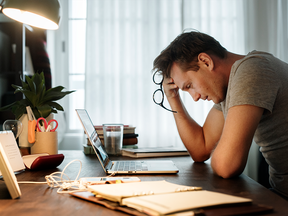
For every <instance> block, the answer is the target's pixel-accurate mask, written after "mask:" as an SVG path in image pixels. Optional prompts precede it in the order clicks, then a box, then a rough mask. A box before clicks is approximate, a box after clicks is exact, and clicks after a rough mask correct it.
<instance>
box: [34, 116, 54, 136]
mask: <svg viewBox="0 0 288 216" xmlns="http://www.w3.org/2000/svg"><path fill="white" fill-rule="evenodd" d="M41 120H42V121H43V122H44V128H43V127H41V126H40V127H39V124H38V123H39V122H40V121H41ZM52 122H55V123H56V126H55V127H54V128H53V129H51V125H50V124H51V123H52ZM36 125H37V128H38V130H39V131H40V132H50V131H51V132H54V131H55V130H56V129H57V127H58V122H57V120H55V119H51V120H50V121H49V122H48V123H47V121H46V119H45V118H43V117H40V118H38V119H37V123H36Z"/></svg>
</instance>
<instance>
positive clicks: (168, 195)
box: [88, 181, 252, 215]
mask: <svg viewBox="0 0 288 216" xmlns="http://www.w3.org/2000/svg"><path fill="white" fill-rule="evenodd" d="M88 190H89V191H90V192H92V193H93V194H95V197H97V198H103V199H106V200H109V201H113V202H117V203H119V204H120V206H127V207H130V208H133V209H136V210H138V211H139V212H144V213H146V214H148V215H167V214H172V213H178V212H185V211H193V210H195V209H198V208H203V207H210V206H218V205H225V204H240V203H252V200H251V199H248V198H243V197H238V196H233V195H228V194H223V193H219V192H212V191H207V190H202V188H200V187H190V186H184V185H178V184H174V183H170V182H167V181H146V182H145V181H144V182H143V181H142V182H134V183H128V184H106V185H94V186H93V185H92V186H88Z"/></svg>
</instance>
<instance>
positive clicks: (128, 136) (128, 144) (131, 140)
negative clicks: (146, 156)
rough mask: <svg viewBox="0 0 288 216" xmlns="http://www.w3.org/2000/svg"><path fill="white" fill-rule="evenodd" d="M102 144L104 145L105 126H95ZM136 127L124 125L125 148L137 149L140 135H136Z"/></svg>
mask: <svg viewBox="0 0 288 216" xmlns="http://www.w3.org/2000/svg"><path fill="white" fill-rule="evenodd" d="M94 127H95V130H96V131H97V133H98V136H99V138H100V140H101V142H102V143H104V134H103V126H102V125H96V126H94ZM135 129H136V127H133V126H132V125H124V128H123V148H137V147H138V146H137V144H138V134H136V133H135Z"/></svg>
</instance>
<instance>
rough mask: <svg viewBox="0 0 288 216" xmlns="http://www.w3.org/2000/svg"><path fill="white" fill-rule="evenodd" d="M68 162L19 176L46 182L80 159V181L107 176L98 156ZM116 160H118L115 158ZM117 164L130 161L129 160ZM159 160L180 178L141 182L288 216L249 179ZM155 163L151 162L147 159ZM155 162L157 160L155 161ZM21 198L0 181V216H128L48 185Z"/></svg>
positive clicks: (73, 169) (28, 189)
mask: <svg viewBox="0 0 288 216" xmlns="http://www.w3.org/2000/svg"><path fill="white" fill-rule="evenodd" d="M60 153H63V154H64V155H65V160H64V161H63V163H62V164H61V165H60V166H59V167H58V169H53V170H44V171H25V172H23V173H20V174H17V179H18V181H36V182H42V181H45V178H44V177H45V175H48V174H51V173H52V172H55V171H57V170H59V171H61V170H63V168H64V167H65V165H66V164H68V163H69V162H70V161H72V160H74V159H79V160H81V161H82V165H83V166H82V171H81V175H80V177H92V176H105V173H104V171H103V170H102V168H101V166H100V164H99V161H98V160H97V158H96V155H88V156H86V155H85V154H84V153H83V152H82V151H61V152H60ZM112 159H116V158H112ZM117 159H118V160H124V159H130V160H131V158H127V157H120V158H117ZM157 159H171V160H173V161H174V163H175V164H176V166H177V167H178V168H179V170H180V172H179V173H178V174H176V175H175V174H168V175H167V174H165V175H162V174H161V175H158V174H157V175H138V177H139V178H140V179H141V180H142V181H148V180H166V181H169V182H172V183H176V184H182V185H187V186H201V187H203V188H204V189H205V190H211V191H218V192H222V193H226V194H231V195H236V196H242V197H247V198H251V199H253V202H254V203H256V204H263V205H270V206H273V207H274V212H272V213H270V214H268V215H269V216H270V215H288V208H287V205H288V202H287V201H286V200H284V199H282V198H281V197H279V196H277V195H276V194H274V193H273V192H271V191H270V190H268V189H266V188H264V187H263V186H261V185H260V184H258V183H257V182H255V181H254V180H252V179H250V178H249V177H247V176H246V175H241V176H240V177H237V178H234V179H222V178H220V177H218V176H216V175H214V174H213V172H212V170H211V167H210V165H209V164H206V163H193V161H192V159H191V158H190V157H189V156H182V157H169V158H166V157H165V158H157ZM147 160H152V159H147ZM153 160H155V158H153ZM78 168H79V163H73V165H71V166H69V168H68V169H67V171H65V173H67V174H68V175H69V176H70V175H72V174H73V173H74V177H71V179H73V178H75V177H76V175H77V173H78ZM19 186H20V190H21V192H22V196H21V198H20V199H16V200H12V199H11V198H9V197H10V195H9V193H8V190H7V189H6V186H5V184H4V182H3V181H0V215H1V216H12V215H17V216H26V215H27V216H28V215H29V216H31V215H41V216H42V215H49V216H50V215H61V216H65V215H69V216H71V215H73V216H74V215H81V216H89V215H97V216H98V215H103V216H106V215H107V216H108V215H109V216H114V215H126V214H125V213H122V212H117V211H112V210H109V209H106V208H105V207H102V206H100V205H97V204H94V203H90V202H87V201H84V200H81V199H78V198H75V197H72V196H70V195H69V194H57V192H56V191H57V189H56V188H54V189H52V188H49V187H48V186H47V185H46V184H19Z"/></svg>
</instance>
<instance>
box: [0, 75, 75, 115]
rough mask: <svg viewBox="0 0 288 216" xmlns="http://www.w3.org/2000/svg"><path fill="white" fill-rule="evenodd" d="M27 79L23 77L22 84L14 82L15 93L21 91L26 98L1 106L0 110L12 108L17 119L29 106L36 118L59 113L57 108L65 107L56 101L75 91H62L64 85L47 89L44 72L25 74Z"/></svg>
mask: <svg viewBox="0 0 288 216" xmlns="http://www.w3.org/2000/svg"><path fill="white" fill-rule="evenodd" d="M25 80H26V82H24V81H23V79H22V78H21V82H22V86H17V85H14V84H12V87H13V88H14V89H15V92H14V93H15V94H16V93H18V92H21V93H22V94H23V95H24V98H23V99H21V100H19V101H15V102H14V103H12V104H9V105H7V106H4V107H2V108H0V111H5V110H11V111H12V113H13V114H14V115H15V118H16V119H20V117H21V116H22V115H23V114H26V113H27V111H26V107H27V106H30V107H31V109H32V111H33V113H34V115H35V117H36V119H38V118H40V117H44V118H47V117H48V116H49V115H50V114H51V113H57V110H59V111H64V109H63V107H62V106H61V105H60V104H58V103H57V102H55V101H57V100H60V99H61V98H63V97H64V96H66V95H67V94H70V93H72V92H74V91H62V90H63V89H64V87H63V86H56V87H54V88H50V89H48V90H46V87H45V79H44V73H43V72H42V73H41V74H39V73H35V74H34V75H33V76H32V77H31V78H30V77H28V76H25Z"/></svg>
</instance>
